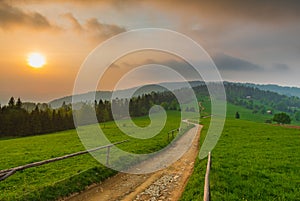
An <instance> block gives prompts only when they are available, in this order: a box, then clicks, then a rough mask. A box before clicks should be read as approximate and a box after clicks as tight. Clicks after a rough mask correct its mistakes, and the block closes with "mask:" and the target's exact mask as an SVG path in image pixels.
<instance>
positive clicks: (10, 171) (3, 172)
mask: <svg viewBox="0 0 300 201" xmlns="http://www.w3.org/2000/svg"><path fill="white" fill-rule="evenodd" d="M127 141H128V140H123V141H120V142H116V143H113V144H108V145H105V146H101V147H96V148H93V149H90V150H85V151H80V152H76V153H72V154H68V155H65V156H60V157H56V158H51V159H48V160H44V161H39V162H34V163H29V164H26V165H22V166H18V167H14V168H10V169H6V170H0V181H3V180H4V179H6V178H8V177H9V176H11V175H13V174H14V173H16V172H17V171H20V170H25V169H27V168H31V167H36V166H41V165H44V164H47V163H51V162H55V161H60V160H64V159H66V158H71V157H74V156H79V155H82V154H86V153H89V152H94V151H97V150H100V149H105V148H107V155H106V165H108V164H109V151H110V147H112V146H115V145H117V144H121V143H124V142H127Z"/></svg>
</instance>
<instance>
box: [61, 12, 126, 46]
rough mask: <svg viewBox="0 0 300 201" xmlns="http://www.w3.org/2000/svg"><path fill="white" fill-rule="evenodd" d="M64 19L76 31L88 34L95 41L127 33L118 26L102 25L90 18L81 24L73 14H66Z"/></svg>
mask: <svg viewBox="0 0 300 201" xmlns="http://www.w3.org/2000/svg"><path fill="white" fill-rule="evenodd" d="M64 17H65V18H66V19H67V20H69V22H70V23H71V26H72V29H73V30H74V31H76V32H77V33H80V34H87V35H88V36H89V37H90V38H91V39H92V40H94V41H101V40H103V39H105V38H109V37H112V36H114V35H116V34H119V33H122V32H125V31H126V29H125V28H124V27H120V26H118V25H114V24H105V23H101V22H99V21H98V19H97V18H89V19H87V20H86V21H85V22H84V23H83V24H80V23H79V21H78V20H77V19H76V18H75V17H74V16H73V14H72V13H66V14H65V15H64Z"/></svg>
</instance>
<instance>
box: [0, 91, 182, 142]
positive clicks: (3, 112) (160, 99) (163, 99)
mask: <svg viewBox="0 0 300 201" xmlns="http://www.w3.org/2000/svg"><path fill="white" fill-rule="evenodd" d="M112 104H113V106H114V108H116V110H119V109H122V110H120V111H118V112H116V114H117V115H118V116H117V117H116V118H125V117H128V115H126V113H125V112H122V111H125V110H124V108H125V107H126V106H127V107H128V105H129V113H130V114H129V115H130V116H131V117H139V116H144V115H146V114H148V111H149V109H150V108H151V107H152V106H153V105H161V106H162V107H164V109H166V110H178V102H177V100H176V98H175V97H174V95H173V93H171V92H160V93H155V92H152V93H150V94H145V95H142V96H138V97H133V98H131V99H130V100H128V99H115V100H112V101H111V102H110V101H107V100H105V101H103V100H99V101H97V100H95V102H94V103H93V104H89V103H84V104H83V106H82V107H81V109H79V110H74V111H72V106H71V104H65V103H63V104H62V106H61V107H60V108H58V109H51V108H49V107H46V108H43V109H40V108H39V107H38V105H36V107H35V109H34V110H33V111H27V110H26V109H24V108H23V107H22V101H21V100H20V98H18V99H17V101H15V99H14V97H11V98H10V100H9V102H8V105H6V106H3V107H1V106H0V137H8V136H30V135H37V134H44V133H52V132H57V131H63V130H68V129H73V128H75V126H74V121H73V112H75V114H74V115H75V117H76V120H78V121H79V122H80V124H79V125H86V124H90V123H93V122H92V121H90V120H89V118H86V117H85V115H86V111H92V112H93V111H95V112H96V116H97V120H98V122H100V123H101V122H107V121H111V120H113V116H112V110H111V108H112Z"/></svg>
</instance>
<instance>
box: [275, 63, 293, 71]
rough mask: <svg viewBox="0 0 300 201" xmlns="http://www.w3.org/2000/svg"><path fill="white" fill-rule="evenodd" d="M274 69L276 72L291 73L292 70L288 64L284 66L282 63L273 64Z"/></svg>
mask: <svg viewBox="0 0 300 201" xmlns="http://www.w3.org/2000/svg"><path fill="white" fill-rule="evenodd" d="M273 69H274V70H275V71H281V72H283V71H285V72H286V71H289V70H290V67H289V66H288V65H287V64H282V63H275V64H273Z"/></svg>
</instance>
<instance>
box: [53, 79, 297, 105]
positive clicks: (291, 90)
mask: <svg viewBox="0 0 300 201" xmlns="http://www.w3.org/2000/svg"><path fill="white" fill-rule="evenodd" d="M189 83H190V85H191V86H192V87H196V86H199V85H204V84H205V83H204V82H203V81H191V82H189ZM224 83H231V84H236V85H242V86H247V87H252V88H258V89H260V90H263V91H271V92H275V93H278V94H282V95H286V96H289V97H290V96H296V97H300V88H297V87H287V86H279V85H273V84H266V85H262V84H254V83H234V82H224ZM162 86H163V87H162ZM186 86H187V85H186V83H183V82H167V83H158V84H149V85H145V86H142V87H133V88H129V89H124V90H118V91H115V92H114V93H115V95H114V97H118V98H119V99H122V98H129V97H131V96H132V94H133V95H134V96H139V95H142V94H147V93H151V92H152V91H154V92H162V91H166V90H167V89H169V90H171V91H173V90H176V89H181V88H184V87H186ZM93 93H94V92H88V93H84V94H79V95H75V96H74V100H76V101H75V102H76V103H77V102H87V100H90V97H91V95H92V94H93ZM111 97H112V91H97V92H96V93H95V99H96V100H100V99H102V100H110V98H111ZM63 102H65V103H66V104H70V103H72V96H71V95H70V96H66V97H63V98H58V99H55V100H52V101H50V102H49V105H50V106H51V107H52V108H58V107H60V106H61V105H62V104H63Z"/></svg>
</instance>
